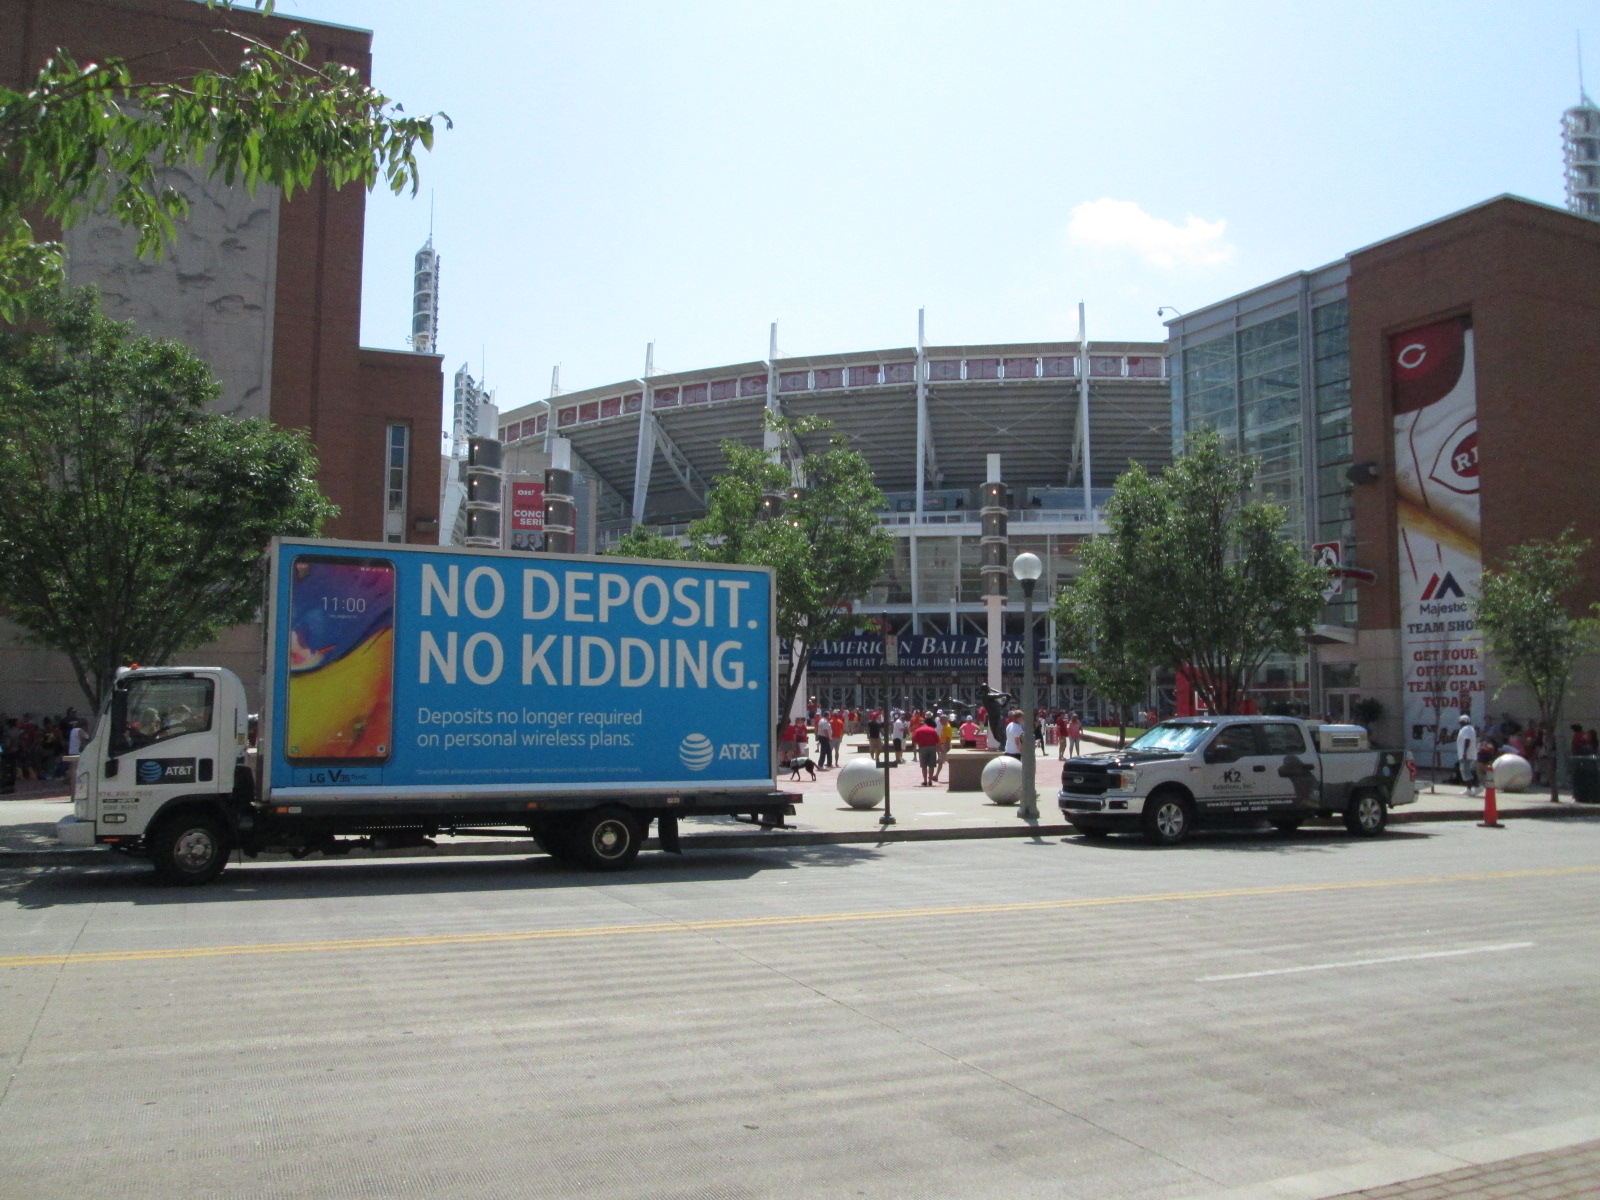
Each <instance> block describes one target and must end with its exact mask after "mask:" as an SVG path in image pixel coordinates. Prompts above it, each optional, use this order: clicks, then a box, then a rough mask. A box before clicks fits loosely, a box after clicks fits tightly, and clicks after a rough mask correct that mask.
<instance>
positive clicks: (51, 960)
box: [0, 864, 1600, 967]
mask: <svg viewBox="0 0 1600 1200" xmlns="http://www.w3.org/2000/svg"><path fill="white" fill-rule="evenodd" d="M1596 871H1600V864H1594V865H1589V866H1576V867H1537V868H1529V869H1526V870H1518V871H1476V872H1472V873H1469V874H1461V875H1409V876H1403V877H1400V878H1395V879H1357V880H1348V881H1344V882H1340V883H1291V884H1281V885H1278V886H1275V887H1248V888H1216V889H1210V890H1206V891H1193V892H1153V893H1148V894H1140V895H1131V896H1087V897H1083V898H1081V899H1075V900H1018V901H1013V902H1011V903H1005V904H953V905H946V906H941V907H938V908H890V909H878V910H868V911H864V912H834V913H813V914H810V915H801V916H791V917H724V918H722V919H719V920H710V921H652V922H646V923H642V924H637V925H580V926H576V927H574V928H571V929H510V930H504V931H501V932H498V933H436V934H419V935H415V936H409V937H374V938H340V939H337V940H333V941H321V942H263V943H257V944H254V945H243V946H190V947H184V948H178V949H171V950H105V951H100V952H97V953H85V954H26V955H17V956H15V957H10V958H0V967H51V966H61V965H63V964H66V965H73V966H76V965H80V964H84V963H108V962H155V961H160V960H165V959H176V958H234V957H239V956H242V955H250V954H320V953H326V952H328V951H346V950H395V949H405V948H408V947H413V946H476V945H484V944H489V943H495V942H545V941H557V940H560V939H564V938H603V937H638V936H641V935H643V934H651V933H713V932H717V931H720V930H726V929H778V928H783V927H786V926H795V925H842V924H846V923H849V922H854V921H911V920H917V919H920V918H924V917H965V916H987V915H990V914H994V913H1019V912H1052V911H1057V910H1061V909H1070V908H1109V907H1111V906H1113V905H1119V904H1169V903H1173V902H1176V901H1184V900H1231V899H1237V898H1240V897H1246V896H1289V895H1301V894H1305V893H1310V892H1347V891H1357V890H1361V889H1366V888H1393V887H1424V886H1428V885H1432V884H1441V883H1485V882H1492V881H1495V880H1502V879H1538V878H1552V877H1557V876H1562V875H1587V874H1593V873H1594V872H1596Z"/></svg>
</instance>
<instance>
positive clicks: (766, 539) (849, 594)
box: [616, 414, 894, 719]
mask: <svg viewBox="0 0 1600 1200" xmlns="http://www.w3.org/2000/svg"><path fill="white" fill-rule="evenodd" d="M766 420H767V428H769V429H772V430H775V431H777V432H778V434H779V435H780V438H781V440H782V441H783V443H784V444H785V445H786V446H788V447H790V448H791V451H792V453H791V454H790V456H789V457H787V458H784V457H781V456H780V457H774V456H772V455H771V454H769V453H768V452H767V451H766V450H764V449H762V448H760V447H756V446H747V445H745V444H744V443H742V442H735V441H725V442H723V444H722V450H723V455H724V459H725V462H726V464H727V465H726V469H725V470H724V471H723V473H722V474H721V475H719V476H718V477H717V478H716V479H715V480H714V481H713V482H712V485H711V490H710V494H709V495H708V496H707V497H706V515H705V516H703V517H701V518H700V519H699V520H697V521H694V522H692V523H691V524H690V526H689V530H688V535H687V538H686V542H687V544H686V545H685V544H680V543H679V542H677V541H675V540H673V539H670V538H665V537H662V536H661V535H660V534H658V533H655V532H653V531H651V530H648V529H645V528H643V527H636V528H635V529H634V530H632V531H631V532H630V533H628V534H627V535H626V536H625V537H624V538H623V539H622V540H621V542H620V543H619V544H618V547H617V550H616V553H618V554H626V555H629V556H632V557H637V558H666V559H688V560H692V561H696V562H723V563H748V564H753V565H762V566H769V567H772V568H773V570H774V571H775V573H776V577H777V578H776V585H777V593H778V595H777V601H778V625H777V629H776V633H777V636H778V638H779V639H780V641H781V642H782V643H783V644H784V645H786V646H788V647H789V648H790V660H789V667H788V670H787V671H786V672H785V673H784V674H783V676H782V677H781V678H780V679H779V680H778V694H777V696H776V697H775V698H774V699H775V704H776V707H775V710H774V711H775V716H776V717H777V718H779V719H781V718H782V717H784V716H786V715H787V714H788V713H789V711H790V708H791V707H792V705H793V703H794V699H795V694H796V689H798V687H799V685H800V680H801V678H802V677H803V676H804V674H805V670H806V666H807V664H808V663H809V662H810V661H811V655H812V653H813V652H814V651H815V650H816V648H817V647H818V646H819V645H821V644H822V643H823V642H825V641H828V640H830V639H833V638H841V637H846V636H848V635H849V634H851V633H853V632H854V631H855V628H856V625H857V622H858V618H857V617H856V615H855V613H854V612H853V608H852V606H853V603H854V602H855V601H856V600H859V599H860V598H861V597H862V596H864V595H866V593H867V589H868V588H869V587H871V586H872V584H873V583H874V582H876V580H877V579H878V577H879V576H880V575H881V574H882V573H883V569H884V567H885V566H886V565H887V564H888V562H889V559H890V557H891V556H892V555H893V553H894V535H893V534H891V533H890V532H889V531H888V530H887V529H885V528H884V527H883V523H882V522H881V521H880V520H879V519H878V515H877V510H878V508H879V507H880V506H881V505H882V503H883V493H882V492H880V491H879V490H878V486H877V485H876V484H875V483H874V482H873V481H872V469H871V467H870V466H869V465H868V464H867V460H866V458H865V457H864V456H863V455H862V454H861V453H860V452H859V451H857V450H854V449H852V448H851V446H850V441H849V438H847V437H846V436H845V435H844V434H843V433H842V432H840V431H838V430H836V429H834V428H833V426H832V424H831V423H830V422H827V421H823V420H819V419H816V418H799V419H792V420H791V419H788V418H782V417H774V416H771V415H770V414H769V415H768V416H767V418H766ZM774 501H776V502H777V503H776V504H774V503H773V502H774Z"/></svg>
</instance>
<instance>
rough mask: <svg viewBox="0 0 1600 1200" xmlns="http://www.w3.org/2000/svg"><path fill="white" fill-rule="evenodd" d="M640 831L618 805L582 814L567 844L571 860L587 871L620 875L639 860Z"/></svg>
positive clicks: (637, 822) (629, 814) (641, 832)
mask: <svg viewBox="0 0 1600 1200" xmlns="http://www.w3.org/2000/svg"><path fill="white" fill-rule="evenodd" d="M643 842H644V828H643V826H642V825H641V824H640V822H639V820H638V818H636V817H635V816H634V815H633V814H632V813H631V812H629V811H628V810H627V809H625V808H623V807H622V806H621V805H608V806H607V807H605V808H596V809H593V810H591V811H589V812H586V813H584V814H583V815H582V816H580V817H579V818H578V820H577V823H576V825H575V827H574V828H573V830H572V836H571V841H570V842H569V843H568V845H569V847H570V849H571V851H572V853H573V857H574V858H575V859H576V861H577V862H578V863H580V864H581V865H583V866H585V867H588V868H589V870H591V871H620V870H622V869H623V868H624V867H626V866H628V865H629V864H630V863H632V862H633V860H634V859H636V858H638V857H639V847H640V845H641V844H642V843H643Z"/></svg>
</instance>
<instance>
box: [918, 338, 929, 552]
mask: <svg viewBox="0 0 1600 1200" xmlns="http://www.w3.org/2000/svg"><path fill="white" fill-rule="evenodd" d="M926 311H927V310H926V309H921V308H919V309H917V516H916V523H917V524H918V525H921V524H922V512H923V504H924V502H925V496H924V492H925V491H926V490H927V479H928V466H927V464H928V352H927V345H926V342H925V340H924V338H923V330H924V324H923V316H924V313H925V312H926Z"/></svg>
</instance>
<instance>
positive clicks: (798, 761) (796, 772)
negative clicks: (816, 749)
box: [778, 758, 817, 783]
mask: <svg viewBox="0 0 1600 1200" xmlns="http://www.w3.org/2000/svg"><path fill="white" fill-rule="evenodd" d="M778 770H780V771H788V772H789V779H790V781H791V782H793V783H799V782H800V772H801V771H809V772H811V781H812V782H813V783H815V782H816V779H817V764H816V762H815V761H814V760H812V759H809V758H786V759H784V760H783V761H782V762H781V763H779V764H778Z"/></svg>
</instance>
